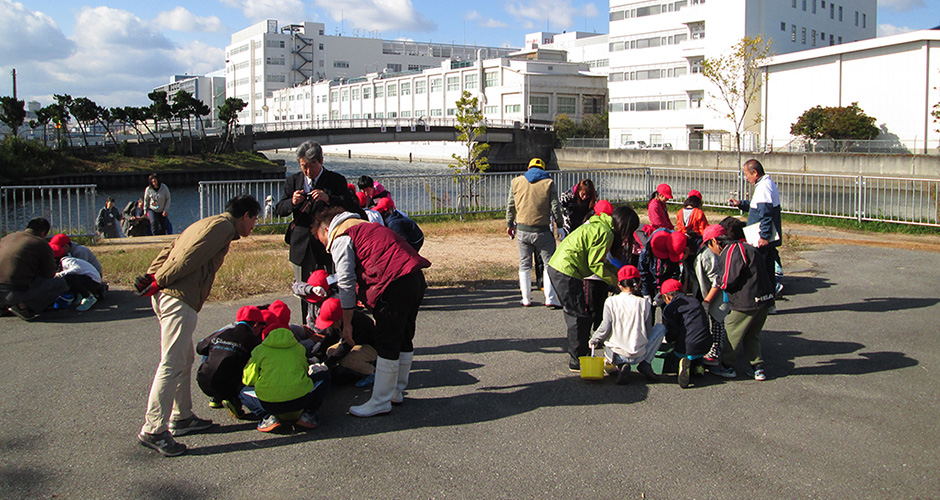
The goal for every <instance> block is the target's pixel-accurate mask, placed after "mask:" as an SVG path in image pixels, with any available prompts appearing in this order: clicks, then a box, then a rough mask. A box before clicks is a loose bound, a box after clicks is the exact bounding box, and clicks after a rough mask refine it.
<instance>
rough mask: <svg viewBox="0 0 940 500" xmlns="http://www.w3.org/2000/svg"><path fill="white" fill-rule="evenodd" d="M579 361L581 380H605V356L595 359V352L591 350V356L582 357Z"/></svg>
mask: <svg viewBox="0 0 940 500" xmlns="http://www.w3.org/2000/svg"><path fill="white" fill-rule="evenodd" d="M578 361H580V362H581V378H583V379H587V380H601V379H603V378H604V356H599V357H594V350H593V349H591V355H590V356H581V357H580V358H578Z"/></svg>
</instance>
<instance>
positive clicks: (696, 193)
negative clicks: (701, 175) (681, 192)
mask: <svg viewBox="0 0 940 500" xmlns="http://www.w3.org/2000/svg"><path fill="white" fill-rule="evenodd" d="M693 196H694V197H696V198H698V199H700V200H701V199H702V193H701V192H700V191H699V190H698V189H693V190H691V191H689V195H688V196H686V198H691V197H693Z"/></svg>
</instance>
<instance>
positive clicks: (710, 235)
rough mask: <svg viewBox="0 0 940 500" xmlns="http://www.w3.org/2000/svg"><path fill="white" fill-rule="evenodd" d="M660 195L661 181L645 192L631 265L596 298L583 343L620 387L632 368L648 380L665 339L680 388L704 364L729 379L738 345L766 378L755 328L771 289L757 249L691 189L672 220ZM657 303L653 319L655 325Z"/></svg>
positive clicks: (665, 196)
mask: <svg viewBox="0 0 940 500" xmlns="http://www.w3.org/2000/svg"><path fill="white" fill-rule="evenodd" d="M669 199H672V190H671V188H670V187H669V186H668V185H667V184H660V185H659V186H657V188H656V191H655V192H654V193H653V194H652V195H651V196H650V201H649V206H648V208H649V218H650V224H648V225H647V226H644V227H643V228H642V229H640V230H638V231H637V235H636V239H637V242H636V246H638V247H639V248H641V250H640V252H639V255H638V256H637V260H638V266H636V267H634V266H633V265H624V266H622V267H620V269H619V272H618V275H617V279H618V281H619V283H618V288H619V290H620V293H619V294H616V295H614V296H612V297H610V298H608V299H607V300H606V302H605V303H604V309H603V319H602V321H601V324H600V326H598V327H597V329H596V331H595V333H594V335H593V336H592V338H591V340H590V341H589V344H590V346H591V347H595V348H598V347H601V346H603V348H604V352H605V357H606V359H607V362H608V363H609V364H611V365H613V367H615V368H616V370H617V383H619V384H623V383H627V381H628V378H627V374H628V373H629V372H630V369H631V365H636V369H637V371H638V372H640V373H641V374H643V375H644V376H645V377H646V378H647V379H648V380H658V379H659V377H658V376H657V375H656V374H655V373H654V371H653V368H652V365H651V363H652V361H653V360H654V359H655V356H656V354H657V352H658V351H660V350H661V349H662V346H663V342H664V341H665V342H667V343H669V344H671V345H672V349H673V352H674V354H675V356H676V357H678V366H677V369H676V372H677V380H678V384H679V386H680V387H682V388H686V387H688V386H689V385H690V384H691V375H693V374H701V373H704V368H705V367H707V368H708V370H709V371H710V372H711V373H712V374H715V375H717V376H720V377H724V378H735V377H736V376H737V373H736V371H735V364H736V361H737V357H738V354H739V353H740V352H741V351H742V350H743V351H744V357H745V358H746V360H747V361H748V364H749V371H750V373H751V374H752V376H753V377H754V379H755V380H758V381H760V380H766V378H767V375H766V372H765V370H764V368H763V364H762V358H761V351H760V331H761V329H762V328H763V324H764V321H765V320H766V318H767V314H768V312H769V310H770V307H771V306H773V304H774V299H775V289H774V286H773V281H772V277H770V276H768V272H767V269H766V266H765V265H764V264H763V260H762V259H761V258H759V256H758V255H757V250H756V249H755V248H754V247H753V246H751V245H749V244H748V243H747V242H745V241H744V224H743V223H742V222H741V221H740V220H738V219H736V218H734V217H727V218H725V219H724V220H722V221H721V223H720V224H712V225H709V224H708V221H707V219H706V217H705V214H704V212H702V210H701V206H702V195H701V193H700V192H699V191H697V190H692V191H690V192H689V195H688V197H687V199H686V200H685V202H684V203H683V206H682V208H681V209H680V210H679V212H678V213H677V215H676V224H675V225H673V224H672V221H671V220H670V218H669V216H668V213H667V212H666V210H665V202H666V201H668V200H669ZM657 308H659V309H660V310H661V317H662V322H661V323H659V324H656V325H655V326H654V312H655V309H657ZM665 365H668V363H664V366H665Z"/></svg>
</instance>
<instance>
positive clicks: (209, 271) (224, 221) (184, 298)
mask: <svg viewBox="0 0 940 500" xmlns="http://www.w3.org/2000/svg"><path fill="white" fill-rule="evenodd" d="M259 212H261V205H259V204H258V201H257V200H255V199H254V198H252V197H251V196H248V195H242V196H238V197H236V198H233V199H231V200H229V202H228V204H227V206H226V207H225V213H223V214H221V215H213V216H210V217H206V218H205V219H202V220H200V221H197V222H195V223H193V224H192V225H191V226H189V227H188V228H186V230H184V231H183V232H182V234H180V235H179V237H177V238H176V240H174V241H173V242H172V243H170V244H169V245H168V246H167V247H166V248H164V249H163V250H162V251H161V252H160V254H159V255H157V258H156V259H154V261H153V263H151V264H150V268H149V269H147V275H146V276H141V277H138V278H137V281H136V283H135V287H136V288H137V292H138V294H139V295H142V296H150V297H151V299H150V300H151V303H152V305H153V311H154V313H156V315H157V319H159V320H160V353H161V354H160V364H159V366H157V372H156V374H155V375H154V377H153V384H152V385H151V387H150V397H149V400H148V402H147V414H146V420H145V423H144V425H143V427H142V428H141V429H140V434H138V436H137V439H138V441H140V443H141V444H142V445H143V446H146V447H148V448H152V449H154V450H157V451H158V452H160V453H162V454H163V455H165V456H176V455H181V454H183V453H185V451H186V446H185V445H183V444H180V443H177V442H176V441H175V440H174V439H173V436H181V435H183V434H187V433H191V432H197V431H201V430H205V429H208V428H209V427H212V425H213V424H212V421H211V420H205V419H201V418H199V417H197V416H196V415H195V414H194V413H193V409H192V396H191V391H190V389H191V377H192V365H193V361H194V359H195V354H194V351H193V331H195V329H196V319H197V315H198V313H199V311H200V310H201V309H202V306H203V304H204V303H205V302H206V298H208V297H209V292H210V291H211V290H212V282H213V281H214V280H215V273H216V272H217V271H218V270H219V268H220V267H222V262H223V260H224V259H225V254H226V253H228V249H229V244H230V243H231V242H232V240H237V239H238V238H239V237H245V236H248V235H249V234H251V231H252V229H254V227H255V223H256V222H257V220H258V213H259Z"/></svg>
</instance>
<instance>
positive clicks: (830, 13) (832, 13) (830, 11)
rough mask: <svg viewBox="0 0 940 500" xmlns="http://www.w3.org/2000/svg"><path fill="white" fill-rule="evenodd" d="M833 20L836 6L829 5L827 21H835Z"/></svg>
mask: <svg viewBox="0 0 940 500" xmlns="http://www.w3.org/2000/svg"><path fill="white" fill-rule="evenodd" d="M835 18H836V4H834V3H830V4H829V19H835Z"/></svg>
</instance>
